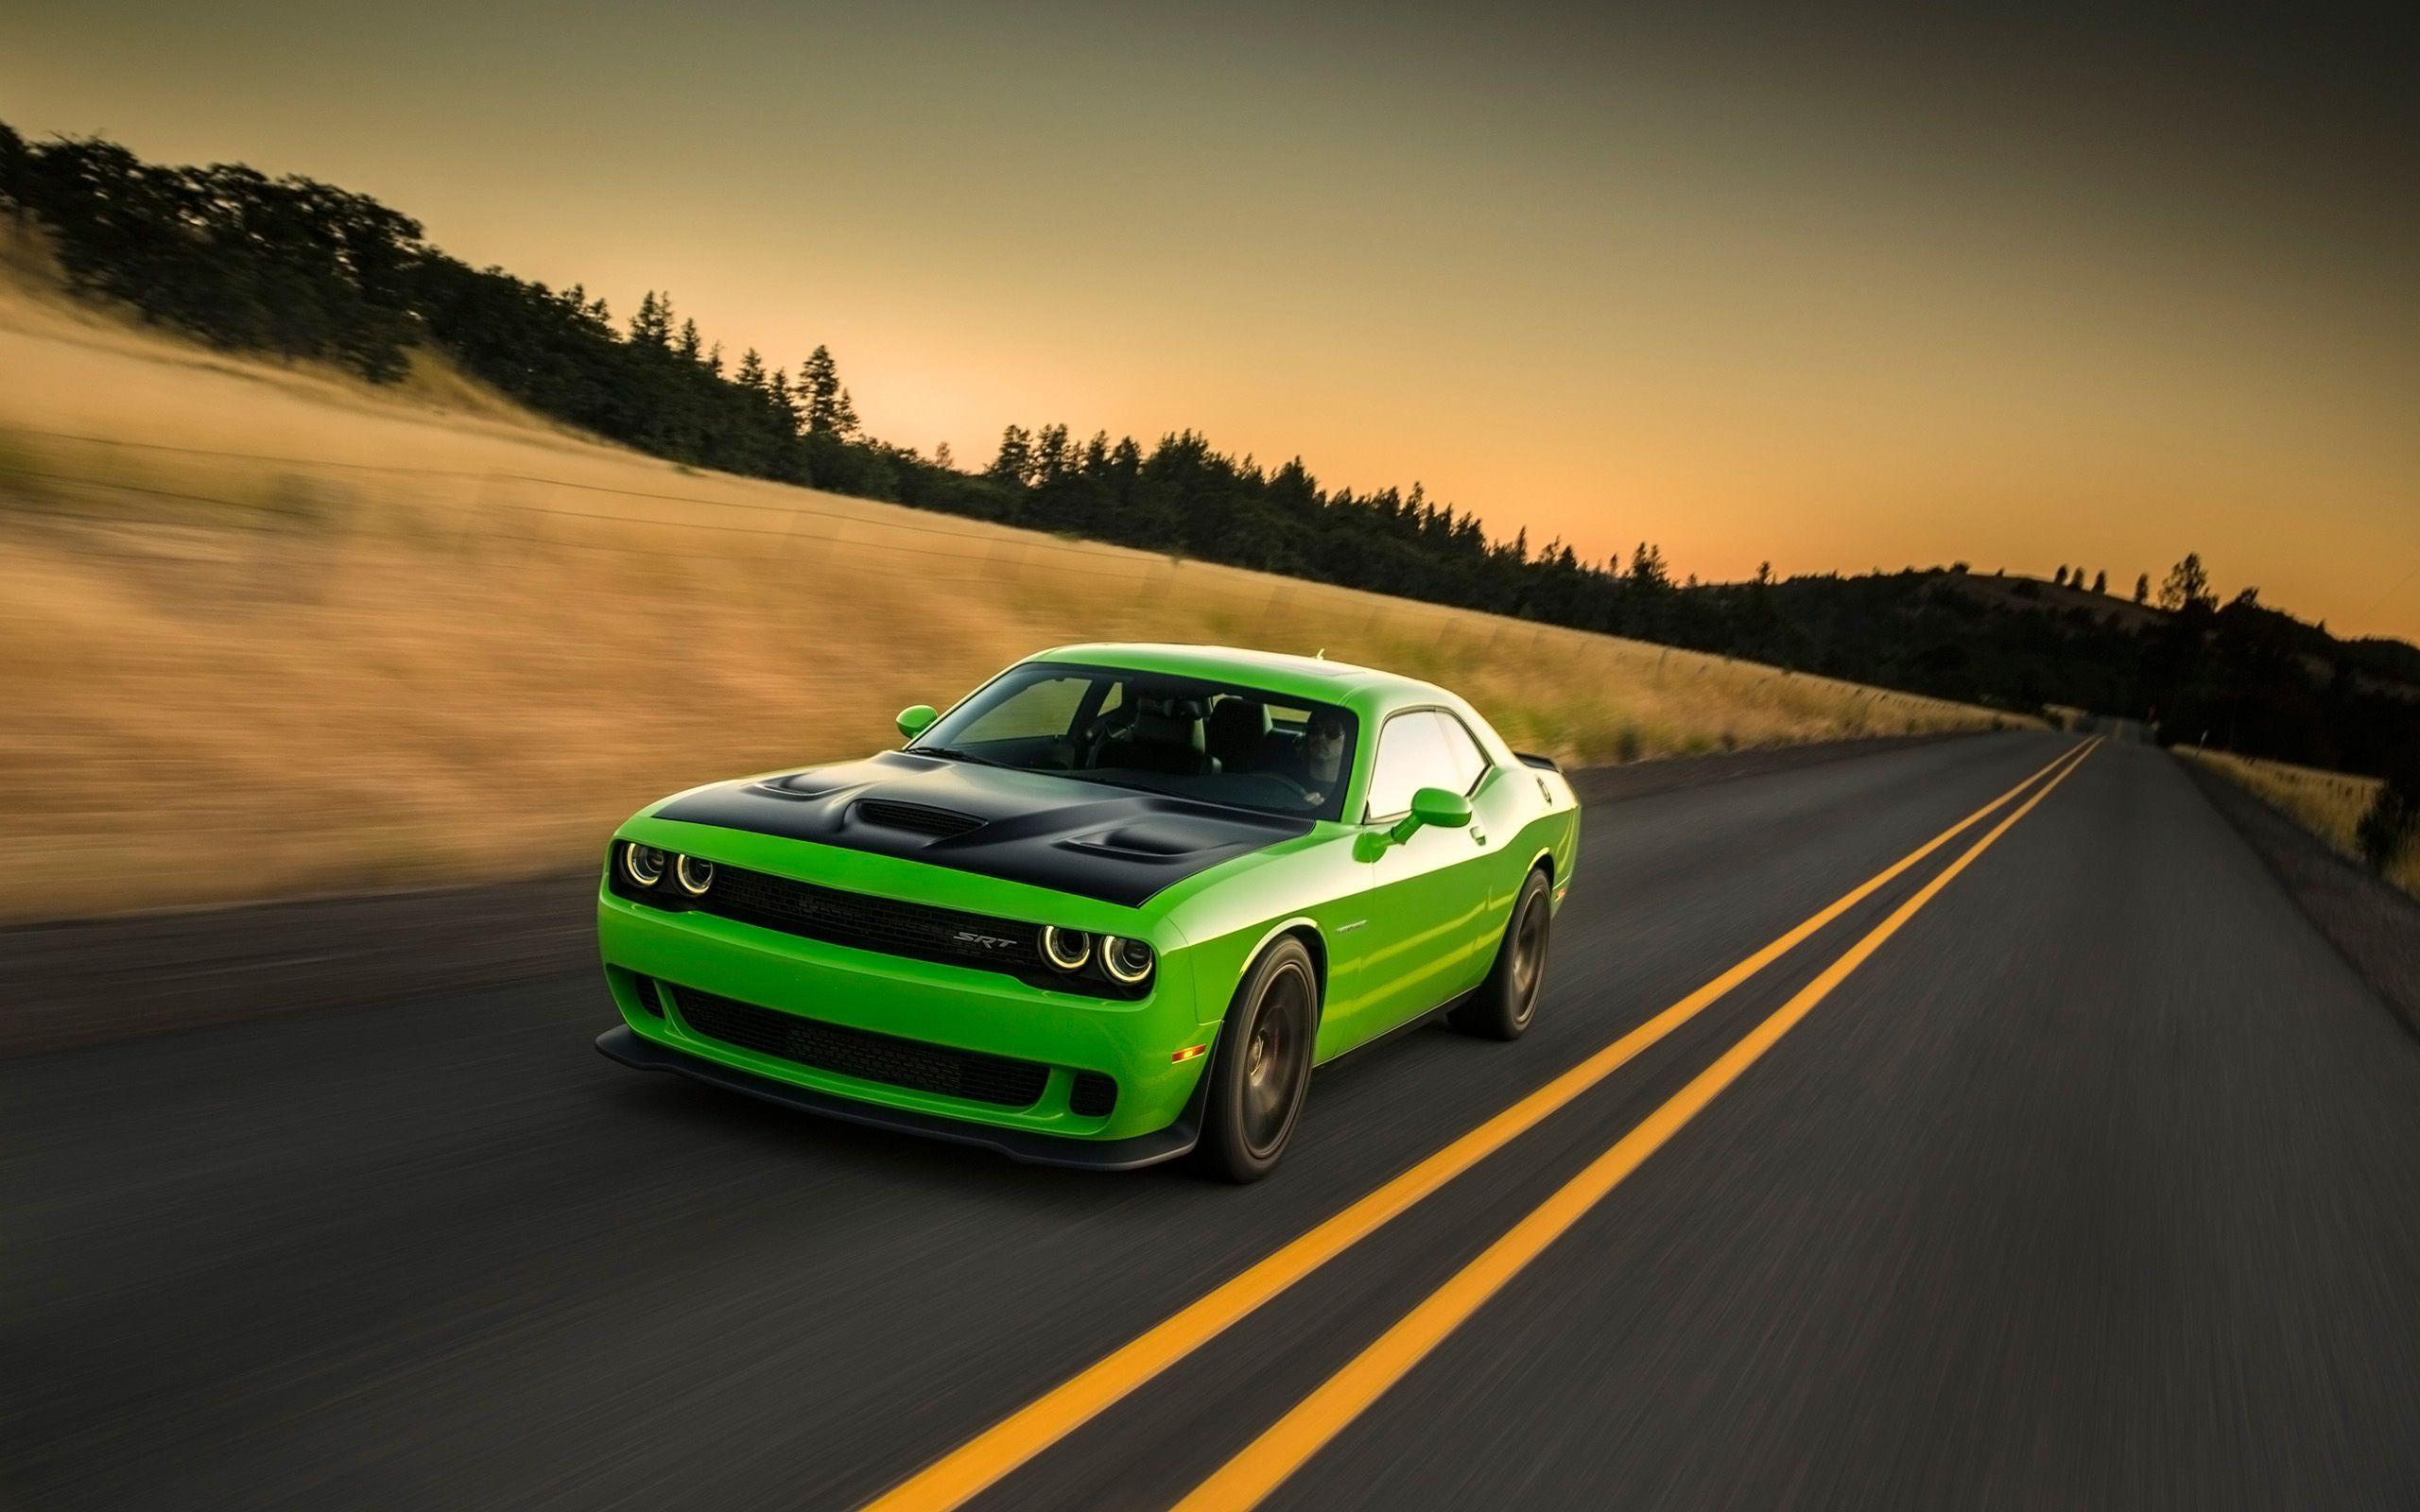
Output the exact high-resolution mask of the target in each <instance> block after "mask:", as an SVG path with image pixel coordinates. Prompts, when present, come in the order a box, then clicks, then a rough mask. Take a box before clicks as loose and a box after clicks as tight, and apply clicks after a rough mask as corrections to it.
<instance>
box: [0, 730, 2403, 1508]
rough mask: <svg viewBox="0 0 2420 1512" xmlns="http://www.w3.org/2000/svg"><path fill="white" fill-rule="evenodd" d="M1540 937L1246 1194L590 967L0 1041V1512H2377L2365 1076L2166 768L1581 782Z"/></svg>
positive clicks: (2372, 1211)
mask: <svg viewBox="0 0 2420 1512" xmlns="http://www.w3.org/2000/svg"><path fill="white" fill-rule="evenodd" d="M2029 778H2031V782H2029V781H2028V780H2029ZM1960 826H1963V827H1962V828H1960ZM1952 831H1954V833H1948V832H1952ZM1553 949H1554V954H1553V964H1552V968H1551V971H1550V975H1549V978H1548V985H1547V997H1546V999H1545V1001H1544V1003H1543V1005H1542V1006H1541V1008H1540V1010H1539V1011H1540V1018H1539V1022H1538V1025H1537V1027H1536V1028H1535V1030H1534V1031H1533V1032H1532V1033H1531V1034H1530V1037H1529V1038H1528V1039H1526V1040H1521V1041H1519V1042H1517V1043H1514V1044H1511V1045H1499V1044H1491V1043H1483V1042H1480V1041H1477V1040H1467V1039H1463V1038H1461V1037H1458V1036H1456V1035H1454V1034H1452V1033H1450V1032H1447V1031H1445V1030H1443V1029H1437V1030H1426V1031H1422V1032H1420V1033H1417V1034H1413V1035H1409V1036H1407V1037H1405V1038H1402V1039H1400V1040H1395V1041H1393V1042H1392V1043H1390V1044H1387V1045H1384V1046H1382V1047H1379V1048H1377V1049H1374V1050H1373V1051H1371V1052H1369V1053H1368V1054H1366V1055H1361V1056H1357V1057H1351V1058H1348V1059H1347V1060H1345V1061H1343V1062H1340V1063H1339V1064H1337V1065H1335V1066H1333V1067H1329V1068H1325V1069H1322V1071H1321V1073H1320V1074H1318V1075H1317V1076H1316V1077H1315V1078H1314V1080H1313V1083H1312V1089H1311V1097H1310V1104H1309V1107H1308V1109H1307V1111H1306V1113H1305V1122H1304V1124H1303V1126H1302V1128H1301V1129H1300V1131H1299V1133H1298V1135H1297V1138H1296V1141H1295V1143H1294V1147H1293V1149H1292V1152H1291V1154H1290V1155H1289V1156H1288V1163H1287V1165H1286V1167H1285V1168H1284V1169H1283V1170H1282V1171H1280V1172H1279V1173H1278V1175H1277V1176H1276V1177H1274V1178H1272V1179H1271V1180H1269V1181H1267V1182H1264V1183H1262V1184H1260V1185H1258V1186H1255V1187H1249V1188H1233V1187H1224V1186H1213V1185H1209V1184H1206V1183H1203V1182H1201V1181H1199V1180H1196V1179H1193V1178H1192V1177H1188V1176H1187V1175H1185V1174H1184V1171H1183V1170H1182V1168H1176V1169H1163V1170H1159V1171H1152V1172H1144V1173H1138V1174H1130V1175H1123V1176H1102V1175H1096V1174H1087V1173H1080V1172H1069V1171H1058V1170H1041V1169H1033V1168H1029V1167H1024V1166H1018V1165H1014V1164H1011V1163H1010V1162H1009V1161H1007V1160H1003V1159H1000V1158H998V1157H995V1156H992V1155H988V1154H985V1153H982V1152H978V1151H973V1150H968V1149H963V1148H959V1147H957V1146H953V1145H947V1144H942V1143H927V1142H921V1141H916V1140H911V1139H907V1138H902V1137H898V1136H893V1135H887V1134H879V1133H874V1132H870V1131H865V1130H859V1129H856V1128H853V1127H850V1126H846V1125H838V1124H832V1123H828V1122H823V1121H819V1120H814V1119H809V1118H805V1117H802V1116H800V1115H797V1114H795V1113H790V1112H787V1111H784V1110H782V1109H779V1108H770V1107H767V1106H763V1105H759V1104H757V1103H754V1102H752V1101H750V1100H748V1099H745V1098H740V1097H735V1096H732V1095H729V1094H726V1093H720V1092H717V1091H713V1090H710V1089H707V1088H704V1087H700V1086H696V1085H693V1084H690V1083H687V1082H685V1081H683V1080H680V1079H677V1078H673V1077H669V1076H660V1075H642V1074H635V1073H632V1072H629V1071H626V1070H623V1069H622V1068H620V1067H617V1066H614V1065H613V1064H610V1063H609V1062H607V1061H606V1060H604V1059H603V1058H601V1057H598V1056H597V1055H596V1052H595V1051H594V1050H593V1049H592V1048H591V1047H590V1041H591V1040H592V1039H593V1038H594V1036H595V1035H596V1032H597V1031H598V1030H599V1029H601V1028H603V1027H605V1026H606V1025H607V1024H608V1023H609V1022H611V1009H610V1007H609V1005H608V1003H607V1000H606V997H605V994H604V991H603V989H602V987H601V984H600V983H599V981H598V980H597V979H596V974H595V973H594V972H586V971H583V972H579V973H574V974H567V975H563V976H560V977H554V978H548V979H543V980H533V981H528V982H525V983H521V984H519V985H516V986H513V987H511V988H506V989H498V990H492V991H482V992H478V993H475V994H464V995H456V996H451V997H441V998H435V999H426V998H423V999H420V1000H415V1001H403V1002H396V1003H393V1004H390V1005H382V1006H378V1007H374V1008H371V1009H367V1010H345V1011H327V1012H321V1013H316V1014H305V1015H302V1016H298V1017H289V1018H285V1019H280V1020H273V1021H262V1022H252V1023H248V1024H238V1025H233V1026H229V1027H221V1028H212V1029H200V1030H194V1031H190V1032H186V1033H182V1034H177V1035H170V1036H165V1037H161V1038H157V1039H152V1040H144V1041H137V1042H130V1043H122V1044H117V1045H112V1046H103V1047H98V1048H95V1049H89V1050H79V1051H69V1052H63V1053H59V1054H54V1055H47V1056H41V1057H31V1058H28V1059H24V1060H19V1061H16V1062H13V1063H8V1064H0V1223H5V1226H6V1227H5V1233H0V1359H5V1361H6V1366H5V1369H0V1505H5V1506H7V1507H9V1508H11V1509H20V1508H22V1509H45V1512H46V1509H53V1508H110V1509H113V1512H114V1509H125V1508H180V1509H185V1508H213V1507H228V1508H247V1509H255V1508H268V1507H281V1508H282V1507H304V1508H328V1507H350V1506H364V1507H447V1508H463V1507H486V1506H510V1507H566V1508H568V1507H579V1508H589V1507H624V1508H663V1507H700V1508H751V1507H782V1508H815V1507H843V1506H852V1505H857V1504H862V1503H869V1502H873V1501H874V1500H875V1499H877V1498H882V1497H884V1496H885V1495H886V1493H888V1495H889V1497H890V1500H889V1501H887V1502H885V1503H882V1504H884V1505H888V1506H909V1505H923V1506H933V1505H951V1504H956V1503H959V1502H962V1501H968V1499H970V1498H971V1502H970V1503H969V1504H973V1505H977V1506H985V1507H993V1506H997V1507H1083V1508H1094V1507H1167V1506H1170V1505H1175V1504H1179V1503H1185V1502H1186V1501H1187V1499H1188V1498H1190V1499H1191V1504H1194V1505H1201V1506H1243V1505H1250V1504H1253V1503H1254V1502H1255V1501H1259V1502H1261V1503H1262V1504H1266V1505H1269V1506H1272V1507H1287V1508H1327V1507H1384V1508H1396V1507H1510V1506H1534V1507H1547V1506H1580V1505H1625V1506H1641V1507H1699V1506H1742V1507H1775V1506H1808V1507H1858V1508H1871V1507H1949V1506H1955V1507H1995V1506H2005V1507H2062V1508H2066V1507H2094V1506H2105V1507H2151V1506H2175V1507H2192V1508H2210V1507H2237V1506H2241V1507H2364V1506H2375V1507H2398V1508H2409V1507H2412V1506H2420V1043H2415V1041H2414V1040H2413V1039H2412V1037H2411V1036H2410V1035H2408V1034H2407V1033H2406V1032H2405V1031H2404V1030H2403V1029H2402V1028H2401V1027H2400V1026H2399V1024H2398V1023H2397V1022H2396V1021H2395V1020H2394V1017H2393V1016H2392V1015H2391V1014H2390V1013H2389V1011H2388V1010H2387V1009H2386V1007H2385V1006H2384V1005H2382V1004H2381V1003H2380V1002H2379V1001H2378V1000H2377V998H2376V997H2375V996H2374V995H2373V994H2372V993H2371V992H2370V991H2369V990H2368V989H2367V988H2365V987H2364V986H2363V985H2362V984H2361V983H2360V981H2359V979H2358V978H2357V977H2356V976H2355V975H2354V974H2353V973H2352V971H2351V970H2350V969H2349V968H2348V967H2346V966H2345V965H2344V964H2343V963H2342V960H2341V959H2340V958H2339V957H2338V956H2337V955H2336V954H2334V953H2333V952H2332V951H2331V950H2330V949H2329V947H2328V946H2327V945H2326V944H2325V942H2324V941H2323V940H2322V939H2321V938H2320V936H2318V935H2317V934H2316V933H2315V932H2314V931H2313V930H2312V928H2311V927H2310V926H2309V925H2308V923H2307V922H2306V920H2305V919H2304V918H2303V917H2302V916H2301V914H2299V913H2298V912H2297V911H2296V909H2295V907H2294V906H2293V904H2292V903H2291V902H2290V901H2289V899H2288V898H2287V897H2286V895H2285V894H2284V893H2283V892H2282V891H2281V890H2280V889H2279V888H2278V886H2277V885H2276V884H2275V883H2274V882H2273V880H2272V879H2271V877H2270V875H2269V873H2268V872H2267V871H2265V870H2264V869H2263V868H2262V867H2261V865H2260V864H2259V862H2258V861H2257V860H2256V858H2255V856H2254V855H2253V853H2252V852H2251V851H2249V850H2247V849H2246V847H2245V846H2244V845H2243V844H2242V842H2241V841H2240V840H2238V837H2237V836H2236V834H2235V833H2234V832H2233V831H2231V830H2230V829H2228V828H2227V827H2226V826H2225V824H2224V823H2223V821H2222V820H2221V818H2220V817H2219V816H2217V814H2216V813H2214V812H2213V811H2212V809H2211V808H2210V807H2209V806H2208V804H2207V802H2206V800H2205V799H2204V798H2203V797H2202V796H2201V795H2200V793H2199V792H2198V790H2196V789H2195V788H2194V787H2193V786H2192V785H2191V783H2190V782H2188V781H2187V778H2186V777H2185V776H2184V774H2183V773H2182V772H2180V771H2179V770H2178V768H2177V767H2176V765H2174V763H2173V761H2172V760H2171V759H2170V758H2169V757H2168V756H2167V755H2165V754H2163V753H2161V752H2159V751H2157V750H2154V749H2152V748H2149V747H2141V746H2131V745H2123V744H2116V743H2102V742H2089V741H2078V740H2076V739H2073V738H2070V737H2066V736H2054V735H2049V734H2033V733H2029V734H2004V735H1996V736H1979V737H1975V738H1970V739H1961V740H1954V741H1946V742H1942V743H1938V744H1931V745H1925V746H1917V747H1900V748H1896V749H1893V750H1889V751H1886V752H1882V753H1878V754H1873V755H1867V756H1862V757H1858V758H1856V759H1851V760H1840V761H1834V762H1830V763H1827V764H1823V765H1808V766H1804V767H1800V768H1797V769H1795V770H1789V771H1783V772H1779V773H1769V774H1767V775H1762V776H1757V777H1754V778H1742V779H1739V780H1736V781H1731V782H1722V783H1719V784H1715V785H1708V786H1703V787H1695V788H1684V789H1679V790H1674V791H1668V792H1665V793H1661V794H1656V795H1653V796H1649V797H1642V798H1635V799H1628V800H1624V801H1619V802H1610V803H1604V804H1599V805H1597V806H1595V807H1592V808H1591V809H1590V811H1589V813H1588V815H1587V817H1586V821H1585V825H1584V834H1583V851H1582V866H1581V868H1580V870H1579V872H1578V874H1577V882H1576V884H1575V885H1574V887H1573V889H1572V892H1571V899H1570V902H1569V903H1568V905H1567V906H1566V908H1565V910H1564V913H1563V914H1562V915H1561V917H1560V918H1559V919H1558V920H1557V923H1556V926H1555V936H1554V947H1553Z"/></svg>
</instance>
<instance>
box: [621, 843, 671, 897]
mask: <svg viewBox="0 0 2420 1512" xmlns="http://www.w3.org/2000/svg"><path fill="white" fill-rule="evenodd" d="M622 870H623V871H624V872H626V873H628V874H629V876H630V879H631V881H632V882H635V883H637V884H638V885H640V886H642V887H652V886H654V885H656V884H657V883H659V882H662V881H663V880H664V852H663V851H658V850H657V849H656V848H655V847H653V846H651V845H640V844H638V843H637V842H636V841H632V842H631V843H630V844H628V845H625V846H624V847H622Z"/></svg>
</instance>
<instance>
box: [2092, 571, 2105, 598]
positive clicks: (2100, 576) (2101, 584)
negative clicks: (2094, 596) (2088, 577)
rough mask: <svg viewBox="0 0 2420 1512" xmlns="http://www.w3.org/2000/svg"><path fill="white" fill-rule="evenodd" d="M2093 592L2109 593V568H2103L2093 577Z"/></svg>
mask: <svg viewBox="0 0 2420 1512" xmlns="http://www.w3.org/2000/svg"><path fill="white" fill-rule="evenodd" d="M2092 591H2093V592H2094V593H2107V592H2109V569H2108V568H2106V567H2103V568H2102V569H2100V571H2099V572H2097V573H2095V574H2093V575H2092Z"/></svg>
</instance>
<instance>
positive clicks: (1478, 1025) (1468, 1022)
mask: <svg viewBox="0 0 2420 1512" xmlns="http://www.w3.org/2000/svg"><path fill="white" fill-rule="evenodd" d="M1553 925H1554V898H1553V888H1552V886H1551V885H1549V884H1548V883H1547V874H1546V873H1545V872H1543V871H1535V870H1533V871H1531V872H1530V875H1529V879H1528V880H1527V881H1525V882H1523V883H1522V884H1521V892H1520V896H1518V897H1516V898H1514V899H1513V916H1512V917H1511V918H1510V919H1506V920H1505V921H1504V941H1503V943H1502V944H1501V945H1499V946H1497V947H1496V951H1495V966H1494V967H1493V968H1492V969H1490V971H1488V973H1487V980H1486V981H1484V982H1481V983H1480V984H1479V985H1478V991H1476V992H1473V993H1472V994H1471V995H1470V997H1469V998H1468V999H1467V1000H1465V1001H1464V1002H1463V1003H1462V1004H1461V1005H1460V1006H1458V1007H1456V1008H1455V1009H1454V1011H1453V1012H1451V1013H1449V1014H1447V1015H1446V1020H1447V1022H1451V1023H1452V1024H1453V1026H1454V1027H1455V1028H1457V1029H1460V1030H1461V1031H1462V1032H1463V1033H1465V1034H1475V1035H1478V1036H1480V1037H1481V1038H1483V1039H1488V1040H1518V1039H1520V1038H1521V1036H1523V1035H1525V1034H1527V1033H1529V1030H1530V1020H1531V1019H1532V1018H1534V1017H1536V1015H1537V1011H1538V994H1539V993H1540V992H1541V991H1543V990H1544V989H1545V988H1546V981H1547V936H1548V935H1549V934H1551V933H1552V930H1553Z"/></svg>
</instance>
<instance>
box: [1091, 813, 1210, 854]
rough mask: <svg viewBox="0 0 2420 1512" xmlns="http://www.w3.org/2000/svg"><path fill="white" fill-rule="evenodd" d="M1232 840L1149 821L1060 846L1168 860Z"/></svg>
mask: <svg viewBox="0 0 2420 1512" xmlns="http://www.w3.org/2000/svg"><path fill="white" fill-rule="evenodd" d="M1229 838H1230V836H1229V835H1228V834H1226V833H1215V834H1213V833H1202V832H1201V829H1200V828H1198V827H1196V826H1191V825H1187V824H1185V823H1184V821H1182V820H1168V819H1146V820H1143V821H1142V822H1140V823H1136V824H1121V825H1119V826H1118V827H1117V828H1116V829H1115V830H1104V831H1102V832H1101V833H1098V834H1085V835H1079V836H1077V837H1075V838H1073V839H1069V840H1063V841H1061V842H1060V843H1061V844H1062V845H1067V846H1075V847H1078V848H1080V849H1082V850H1086V851H1115V852H1117V853H1118V854H1120V855H1129V856H1138V857H1144V858H1148V859H1150V860H1152V861H1166V860H1168V859H1169V858H1171V857H1175V856H1189V855H1191V854H1193V853H1194V852H1195V851H1206V850H1209V849H1211V848H1213V847H1215V846H1218V845H1219V844H1221V843H1223V842H1225V841H1226V840H1228V839H1229Z"/></svg>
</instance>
